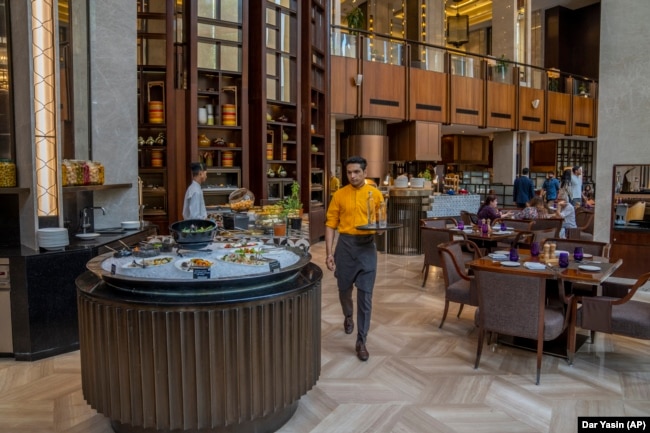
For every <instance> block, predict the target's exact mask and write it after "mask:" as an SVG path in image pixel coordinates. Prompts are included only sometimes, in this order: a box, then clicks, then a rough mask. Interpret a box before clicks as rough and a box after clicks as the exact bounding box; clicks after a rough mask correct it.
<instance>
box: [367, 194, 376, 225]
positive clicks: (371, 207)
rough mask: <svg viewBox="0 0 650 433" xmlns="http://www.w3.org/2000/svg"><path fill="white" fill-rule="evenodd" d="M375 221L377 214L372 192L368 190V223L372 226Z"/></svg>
mask: <svg viewBox="0 0 650 433" xmlns="http://www.w3.org/2000/svg"><path fill="white" fill-rule="evenodd" d="M376 223H377V214H376V208H375V199H374V198H373V197H372V192H368V225H369V226H374V225H375V224H376Z"/></svg>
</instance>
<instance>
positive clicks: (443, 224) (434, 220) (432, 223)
mask: <svg viewBox="0 0 650 433" xmlns="http://www.w3.org/2000/svg"><path fill="white" fill-rule="evenodd" d="M448 225H453V226H454V227H455V226H457V225H458V222H457V221H456V218H452V217H430V218H421V219H420V227H435V228H439V229H444V228H447V226H448Z"/></svg>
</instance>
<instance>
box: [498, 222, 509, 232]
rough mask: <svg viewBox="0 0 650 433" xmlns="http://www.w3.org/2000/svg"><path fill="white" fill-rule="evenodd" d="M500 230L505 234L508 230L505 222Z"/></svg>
mask: <svg viewBox="0 0 650 433" xmlns="http://www.w3.org/2000/svg"><path fill="white" fill-rule="evenodd" d="M499 228H500V229H501V231H502V232H505V231H506V230H508V227H507V226H506V223H504V222H503V221H502V222H501V226H500V227H499Z"/></svg>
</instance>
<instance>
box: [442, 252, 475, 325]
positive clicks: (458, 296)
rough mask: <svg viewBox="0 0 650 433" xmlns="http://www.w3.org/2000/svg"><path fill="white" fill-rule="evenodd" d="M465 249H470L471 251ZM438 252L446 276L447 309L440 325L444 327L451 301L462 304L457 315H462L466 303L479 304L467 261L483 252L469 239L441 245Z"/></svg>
mask: <svg viewBox="0 0 650 433" xmlns="http://www.w3.org/2000/svg"><path fill="white" fill-rule="evenodd" d="M463 250H467V251H470V253H468V252H467V251H463ZM438 252H439V254H440V262H441V266H442V274H443V276H444V278H445V310H444V311H443V313H442V320H441V321H440V326H438V327H439V328H442V325H443V324H444V323H445V319H446V318H447V313H448V312H449V303H450V302H457V303H459V304H460V308H459V309H458V314H457V315H456V317H460V313H462V311H463V306H464V305H465V304H467V305H472V306H477V305H478V295H477V294H476V287H475V284H474V277H473V276H471V275H469V273H468V270H467V267H466V263H467V262H468V261H471V260H474V259H478V258H480V257H481V253H480V250H479V248H478V246H477V245H476V244H475V243H474V242H472V241H469V240H463V241H452V242H448V243H446V244H443V245H439V246H438Z"/></svg>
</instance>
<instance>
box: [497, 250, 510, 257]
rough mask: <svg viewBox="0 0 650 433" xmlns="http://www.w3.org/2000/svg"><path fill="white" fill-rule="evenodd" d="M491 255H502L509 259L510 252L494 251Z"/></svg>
mask: <svg viewBox="0 0 650 433" xmlns="http://www.w3.org/2000/svg"><path fill="white" fill-rule="evenodd" d="M493 254H503V255H504V256H507V257H510V251H495V252H494V253H493Z"/></svg>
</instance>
